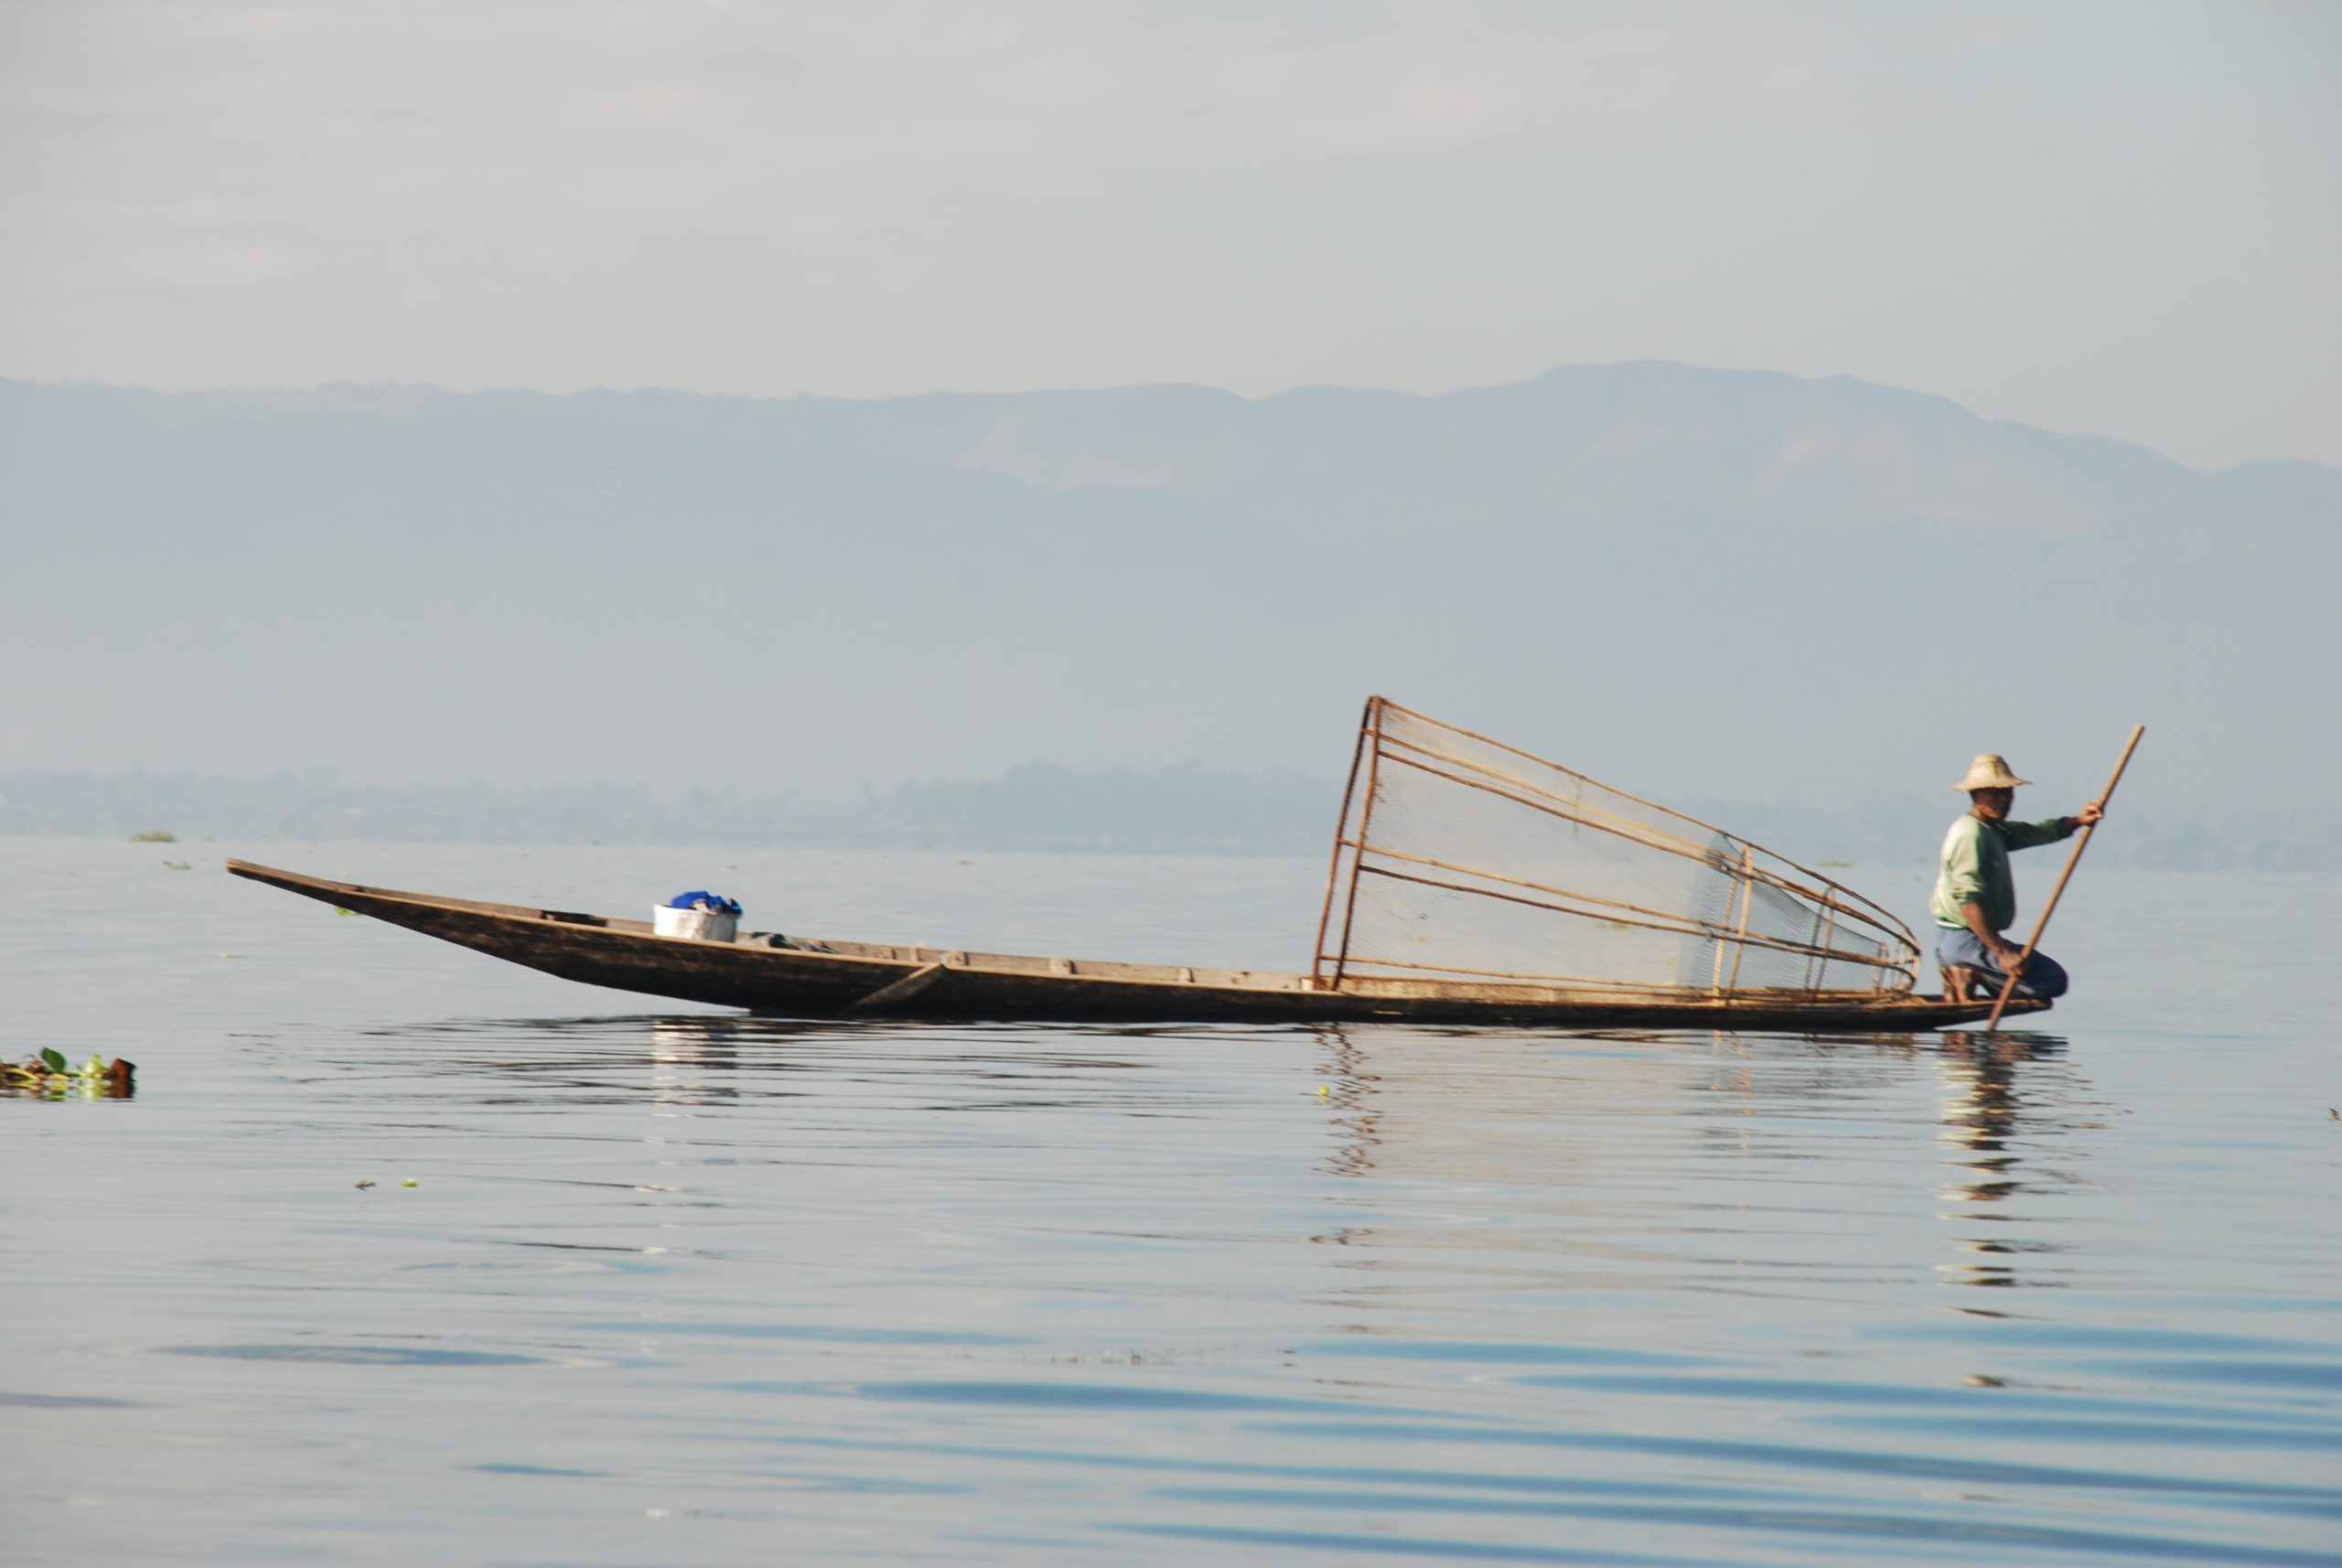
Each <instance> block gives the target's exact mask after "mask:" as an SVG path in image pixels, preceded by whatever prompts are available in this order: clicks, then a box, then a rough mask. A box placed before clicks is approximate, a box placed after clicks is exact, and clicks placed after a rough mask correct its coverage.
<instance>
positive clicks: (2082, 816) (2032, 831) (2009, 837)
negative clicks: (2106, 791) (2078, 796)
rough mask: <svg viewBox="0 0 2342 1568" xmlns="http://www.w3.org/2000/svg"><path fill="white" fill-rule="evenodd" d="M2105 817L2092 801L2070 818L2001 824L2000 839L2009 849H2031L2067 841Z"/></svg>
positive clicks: (2104, 813)
mask: <svg viewBox="0 0 2342 1568" xmlns="http://www.w3.org/2000/svg"><path fill="white" fill-rule="evenodd" d="M2105 815H2106V808H2105V807H2104V806H2102V805H2100V804H2099V802H2097V801H2096V800H2092V801H2090V803H2089V804H2088V805H2086V806H2084V807H2083V808H2082V809H2081V810H2080V811H2076V812H2075V813H2074V814H2073V815H2072V816H2070V817H2052V818H2050V819H2049V820H2048V821H2047V822H2003V823H2002V824H2001V837H2002V838H2003V839H2004V841H2006V842H2007V843H2008V846H2009V847H2010V848H2011V849H2031V848H2032V847H2033V846H2034V845H2036V844H2043V843H2057V841H2058V840H2060V839H2069V838H2071V837H2073V836H2074V834H2075V833H2076V832H2079V831H2080V830H2081V829H2083V828H2086V827H2089V826H2090V824H2091V823H2092V822H2099V821H2100V820H2101V819H2103V818H2104V817H2105Z"/></svg>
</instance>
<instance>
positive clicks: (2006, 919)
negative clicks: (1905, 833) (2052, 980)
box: [1928, 812, 2081, 931]
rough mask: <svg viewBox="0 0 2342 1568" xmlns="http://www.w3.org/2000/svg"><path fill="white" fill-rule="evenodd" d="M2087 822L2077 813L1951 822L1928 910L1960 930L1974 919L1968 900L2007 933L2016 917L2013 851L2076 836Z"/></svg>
mask: <svg viewBox="0 0 2342 1568" xmlns="http://www.w3.org/2000/svg"><path fill="white" fill-rule="evenodd" d="M2079 826H2081V823H2080V822H2079V821H2078V820H2076V819H2075V818H2072V817H2052V818H2051V819H2050V820H2049V821H2047V822H1986V821H1985V820H1984V819H1983V818H1982V817H1980V816H1977V815H1976V814H1975V813H1973V812H1971V813H1969V814H1968V815H1967V816H1964V817H1962V818H1961V819H1960V821H1958V822H1954V823H1952V824H1951V831H1950V832H1948V833H1946V834H1944V835H1943V868H1942V869H1941V870H1940V871H1939V872H1938V873H1937V874H1936V896H1935V897H1933V898H1931V899H1929V900H1928V913H1929V914H1931V915H1933V916H1934V917H1935V918H1936V924H1937V925H1939V926H1950V927H1951V928H1952V929H1955V930H1959V929H1964V928H1965V927H1966V926H1967V924H1968V920H1967V918H1966V917H1965V916H1963V915H1962V914H1961V912H1960V907H1961V905H1962V904H1973V905H1976V906H1977V907H1978V908H1981V909H1982V910H1983V911H1984V924H1985V925H1987V926H1989V927H1991V928H1992V929H1993V930H1995V931H2005V930H2007V929H2009V927H2010V925H2011V924H2012V923H2013V922H2014V920H2015V919H2016V883H2015V882H2014V880H2013V879H2012V878H2011V877H2010V875H2009V851H2011V850H2013V849H2031V848H2032V847H2033V846H2034V845H2035V844H2037V843H2057V841H2058V840H2059V839H2062V838H2070V837H2072V836H2073V832H2074V830H2075V829H2076V828H2078V827H2079Z"/></svg>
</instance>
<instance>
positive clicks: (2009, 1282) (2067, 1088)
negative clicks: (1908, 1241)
mask: <svg viewBox="0 0 2342 1568" xmlns="http://www.w3.org/2000/svg"><path fill="white" fill-rule="evenodd" d="M2065 1051H2066V1042H2065V1041H2064V1040H2063V1039H2062V1038H2060V1037H2058V1036H2054V1035H2032V1034H2001V1035H1985V1034H1981V1033H1979V1034H1963V1033H1953V1034H1948V1035H1946V1036H1944V1037H1943V1039H1942V1041H1941V1043H1940V1044H1939V1047H1938V1051H1937V1062H1938V1064H1939V1081H1940V1084H1941V1100H1940V1112H1939V1115H1940V1133H1939V1136H1940V1138H1941V1140H1942V1142H1943V1143H1944V1144H1946V1145H1947V1146H1948V1148H1949V1151H1950V1152H1949V1154H1948V1155H1947V1157H1946V1163H1947V1164H1949V1165H1950V1167H1951V1169H1952V1171H1953V1172H1954V1176H1955V1179H1953V1180H1951V1181H1950V1182H1949V1183H1947V1184H1946V1185H1945V1186H1943V1187H1941V1188H1940V1189H1939V1192H1938V1195H1937V1196H1938V1197H1939V1199H1940V1200H1941V1201H1942V1202H1944V1203H1946V1204H1949V1205H1954V1206H1957V1207H1954V1208H1950V1209H1949V1210H1947V1211H1946V1212H1944V1213H1943V1214H1942V1216H1941V1218H1943V1219H1950V1220H1954V1221H1956V1222H1958V1223H1959V1224H1960V1225H1961V1228H1962V1229H1963V1230H1967V1231H1968V1232H1969V1233H1968V1234H1966V1235H1963V1236H1962V1237H1961V1238H1960V1239H1959V1241H1958V1245H1959V1248H1960V1250H1961V1256H1960V1257H1959V1258H1958V1259H1957V1260H1956V1261H1954V1262H1949V1263H1940V1264H1938V1265H1937V1269H1938V1273H1939V1274H1940V1275H1941V1276H1942V1278H1943V1280H1944V1283H1947V1284H1954V1285H1975V1286H1982V1287H1984V1288H1986V1289H1994V1290H2005V1289H2009V1288H2012V1287H2014V1286H2018V1285H2030V1286H2048V1287H2056V1286H2061V1285H2063V1284H2065V1283H2067V1282H2066V1281H2065V1280H2064V1279H2062V1278H2060V1277H2058V1276H2059V1275H2060V1274H2062V1273H2065V1272H2066V1270H2065V1268H2064V1267H2063V1266H2062V1265H2059V1266H2054V1267H2053V1266H2044V1265H2042V1264H2040V1263H2038V1262H2029V1260H2039V1259H2042V1258H2045V1257H2054V1256H2056V1255H2057V1254H2061V1253H2064V1252H2066V1251H2068V1250H2069V1249H2068V1243H2066V1242H2064V1241H2059V1240H2051V1239H2049V1238H2047V1237H2042V1236H2027V1235H2025V1234H2024V1233H2023V1230H2022V1229H2021V1228H2022V1227H2023V1226H2025V1224H2026V1223H2027V1222H2028V1216H2027V1215H2026V1213H2025V1211H2024V1210H2023V1209H2022V1208H2019V1207H2018V1206H2017V1205H2015V1204H2014V1201H2013V1200H2014V1199H2016V1198H2017V1197H2020V1196H2021V1195H2023V1194H2025V1192H2026V1191H2028V1190H2029V1189H2040V1188H2044V1187H2063V1186H2068V1185H2071V1184H2072V1183H2073V1182H2074V1180H2075V1177H2074V1176H2073V1175H2072V1173H2071V1172H2070V1171H2068V1170H2066V1169H2064V1168H2062V1167H2060V1166H2057V1165H2050V1164H2047V1163H2045V1162H2044V1161H2043V1160H2042V1159H2041V1158H2040V1155H2041V1153H2042V1152H2043V1148H2044V1144H2043V1142H2042V1140H2044V1139H2046V1138H2047V1137H2049V1136H2053V1135H2054V1134H2056V1133H2058V1132H2061V1131H2064V1130H2066V1129H2067V1128H2068V1126H2070V1125H2073V1124H2074V1123H2073V1122H2072V1121H2071V1119H2070V1118H2069V1117H2068V1115H2066V1114H2065V1113H2066V1112H2068V1111H2069V1110H2070V1109H2072V1108H2075V1107H2078V1106H2079V1104H2080V1103H2081V1102H2082V1096H2083V1095H2084V1094H2085V1093H2087V1086H2086V1085H2083V1084H2082V1083H2081V1082H2080V1080H2079V1078H2078V1077H2077V1076H2076V1074H2075V1073H2074V1072H2073V1070H2072V1068H2071V1066H2070V1064H2068V1062H2067V1061H2066V1060H2065V1059H2064V1057H2065ZM2085 1124H2090V1123H2085ZM1978 1227H1993V1229H1988V1230H1980V1229H1977V1228H1978Z"/></svg>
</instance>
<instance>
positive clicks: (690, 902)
mask: <svg viewBox="0 0 2342 1568" xmlns="http://www.w3.org/2000/svg"><path fill="white" fill-rule="evenodd" d="M667 908H670V909H712V910H714V912H715V913H717V914H719V915H731V916H735V917H737V916H738V914H739V913H740V906H739V905H738V904H737V903H736V902H734V901H733V900H732V899H729V898H726V897H724V896H723V895H722V894H721V893H710V892H709V891H707V889H705V888H704V887H695V888H693V890H692V891H690V892H689V893H678V894H676V895H675V896H674V897H672V898H670V899H668V900H667Z"/></svg>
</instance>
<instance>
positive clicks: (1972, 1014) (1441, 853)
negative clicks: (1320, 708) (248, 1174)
mask: <svg viewBox="0 0 2342 1568" xmlns="http://www.w3.org/2000/svg"><path fill="white" fill-rule="evenodd" d="M228 869H229V870H231V871H232V872H234V873H235V874H236V875H240V876H249V877H252V879H254V880H256V881H260V882H265V883H268V884H270V885H272V886H278V887H283V888H285V889H287V890H289V891H291V892H295V893H300V894H303V895H305V896H306V897H312V898H317V899H320V900H323V901H325V902H327V903H330V904H334V905H337V906H339V907H341V908H349V909H354V910H356V911H358V912H359V913H360V914H364V915H371V916H373V917H375V918H378V919H382V920H388V921H390V922H392V924H394V925H400V926H405V927H407V928H408V929H413V930H417V931H421V932H423V933H424V934H425V935H428V936H434V937H438V938H440V939H442V940H446V941H451V942H457V943H459V944H461V945H462V946H465V947H469V948H477V949H478V950H481V951H483V952H487V953H490V954H493V955H494V956H496V957H498V958H502V959H508V960H510V961H512V962H515V963H521V964H526V965H528V966H529V967H530V968H532V969H539V970H543V971H544V972H547V973H549V974H557V975H561V976H563V977H564V978H566V979H570V980H580V981H585V982H586V983H590V984H595V985H607V986H614V987H617V988H618V989H619V990H623V991H637V992H644V993H650V994H651V995H655V996H671V997H677V998H681V999H682V1000H685V1001H692V1002H707V1003H714V1004H721V1005H726V1006H735V1007H746V1008H749V1009H751V1010H753V1011H756V1012H760V1013H768V1014H775V1015H786V1016H797V1017H851V1016H869V1017H885V1016H896V1017H923V1018H1017V1019H1069V1020H1112V1021H1132V1022H1142V1021H1156V1022H1177V1021H1198V1022H1203V1021H1214V1020H1225V1021H1244V1022H1259V1023H1284V1022H1290V1023H1313V1022H1340V1021H1347V1020H1360V1021H1362V1020H1370V1019H1411V1020H1415V1021H1419V1022H1437V1023H1455V1024H1471V1023H1487V1024H1552V1025H1566V1026H1580V1027H1610V1026H1686V1025H1719V1026H1721V1025H1730V1026H1734V1027H1744V1028H1790V1029H1874V1028H1886V1029H1909V1028H1933V1027H1936V1026H1939V1025H1943V1024H1949V1023H1957V1022H1962V1021H1965V1020H1968V1019H1971V1018H1980V1017H1982V1016H1983V1015H1985V1013H1986V1012H1987V1011H1988V1010H1989V1004H1987V1003H1972V1004H1971V1003H1959V1002H1945V1001H1942V1000H1940V999H1938V998H1932V997H1919V996H1917V995H1915V994H1913V983H1914V980H1915V977H1916V974H1917V965H1918V956H1919V949H1918V943H1917V942H1916V941H1915V940H1913V939H1912V936H1911V932H1910V930H1909V929H1908V928H1907V927H1906V926H1905V925H1904V924H1903V923H1902V922H1901V921H1899V920H1897V919H1896V918H1895V917H1894V916H1892V915H1890V914H1888V913H1887V912H1886V911H1885V909H1883V908H1879V907H1878V906H1877V905H1875V904H1874V903H1872V902H1871V901H1870V900H1869V899H1867V898H1864V897H1862V896H1861V895H1859V894H1857V893H1853V892H1852V891H1850V890H1849V889H1847V888H1844V887H1842V886H1839V885H1838V884H1836V883H1834V882H1832V881H1831V880H1830V879H1829V878H1827V877H1825V876H1821V875H1818V874H1817V873H1814V872H1811V871H1808V870H1806V869H1805V868H1804V867H1802V866H1799V865H1794V864H1792V863H1791V862H1789V861H1787V860H1784V859H1782V858H1781V857H1779V856H1778V855H1776V854H1771V853H1769V852H1767V851H1766V850H1763V849H1760V848H1758V847H1757V846H1756V845H1755V844H1752V843H1748V842H1747V841H1746V840H1744V839H1740V838H1736V837H1735V836H1733V835H1732V834H1730V833H1727V832H1723V831H1722V830H1720V829H1717V828H1713V827H1710V826H1708V825H1707V824H1706V823H1704V822H1697V821H1695V820H1693V819H1692V818H1690V817H1687V816H1684V815H1683V814H1682V813H1681V812H1678V811H1669V810H1668V809H1667V808H1666V807H1663V806H1657V805H1653V804H1651V803H1650V802H1649V801H1647V800H1638V799H1637V798H1636V797H1634V796H1631V795H1628V794H1625V793H1623V792H1622V791H1619V790H1617V789H1611V788H1609V787H1608V786H1606V785H1604V784H1599V783H1596V782H1595V780H1593V779H1588V778H1586V777H1585V775H1583V774H1580V773H1574V772H1572V771H1571V770H1570V769H1568V768H1562V767H1560V766H1558V765H1556V764H1553V763H1550V762H1546V761H1543V760H1542V759H1541V758H1538V757H1531V755H1529V754H1528V753H1527V752H1523V751H1520V750H1516V749H1515V748H1513V747H1511V746H1504V745H1501V744H1499V742H1496V741H1492V740H1488V739H1487V738H1485V737H1483V736H1476V735H1472V734H1470V733H1469V732H1467V731H1464V730H1459V729H1456V728H1455V727H1453V726H1452V725H1444V724H1441V723H1439V722H1438V721H1437V720H1435V719H1431V718H1427V717H1425V716H1424V715H1423V714H1418V713H1414V712H1413V711H1412V710H1410V709H1406V708H1402V707H1401V706H1399V705H1398V704H1397V703H1391V702H1389V701H1386V700H1385V699H1383V698H1380V697H1376V698H1373V699H1371V700H1370V701H1369V703H1367V707H1366V718H1365V722H1364V724H1363V725H1361V727H1360V730H1359V744H1358V750H1357V753H1356V756H1355V757H1354V760H1353V764H1352V768H1351V771H1350V781H1349V786H1348V790H1347V792H1346V795H1345V799H1344V801H1343V806H1342V815H1341V818H1340V826H1339V828H1338V832H1337V834H1336V840H1335V844H1334V854H1333V866H1332V871H1331V874H1330V875H1329V877H1328V879H1327V895H1326V902H1325V907H1324V908H1323V910H1322V911H1321V913H1320V916H1319V920H1318V940H1317V950H1316V960H1315V963H1314V965H1313V967H1312V969H1311V971H1310V972H1308V973H1306V974H1303V973H1286V972H1273V971H1258V970H1221V969H1197V968H1189V967H1183V966H1179V965H1175V964H1152V963H1113V962H1105V961H1093V960H1089V959H1080V960H1076V959H1064V958H1042V957H1035V956H1028V955H1023V954H1015V953H989V952H981V951H976V950H959V949H951V950H947V949H940V948H930V947H906V946H898V945H889V944H886V943H878V942H858V941H841V940H813V939H808V938H803V937H783V936H780V935H779V934H777V933H762V932H754V931H749V932H743V933H741V934H740V935H739V936H738V938H737V939H736V940H732V941H728V942H725V941H707V940H695V939H692V938H685V937H670V936H661V935H657V934H654V933H653V931H652V929H651V926H650V922H649V921H646V920H627V919H616V918H607V917H605V916H600V915H585V914H575V913H572V912H569V911H566V910H559V909H532V908H520V907H516V906H512V905H505V904H483V903H475V902H472V901H469V900H466V899H457V898H440V897H430V896H427V895H424V894H418V893H403V892H399V891H396V890H394V889H391V888H382V887H365V886H358V885H356V884H352V883H345V882H328V881H325V880H323V879H321V878H317V877H311V876H304V875H299V874H297V873H295V872H289V871H278V870H274V869H272V868H271V867H268V866H263V865H251V864H249V863H246V862H243V861H230V862H229V863H228ZM2046 1005H2047V1004H2042V1003H2031V1004H2025V1003H2020V1004H2016V1006H2015V1007H2014V1008H2013V1009H2012V1010H2014V1011H2035V1010H2038V1009H2039V1008H2041V1007H2043V1006H2046Z"/></svg>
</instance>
